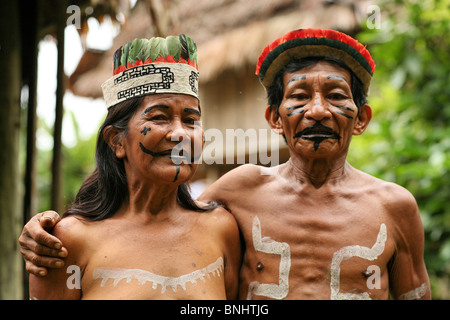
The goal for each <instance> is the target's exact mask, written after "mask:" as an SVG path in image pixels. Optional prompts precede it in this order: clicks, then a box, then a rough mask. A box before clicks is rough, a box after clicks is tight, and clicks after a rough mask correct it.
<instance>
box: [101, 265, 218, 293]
mask: <svg viewBox="0 0 450 320" xmlns="http://www.w3.org/2000/svg"><path fill="white" fill-rule="evenodd" d="M223 268H224V266H223V258H222V257H219V258H218V259H217V260H216V261H215V262H213V263H211V264H210V265H208V266H207V267H205V268H203V269H199V270H195V271H193V272H191V273H189V274H185V275H182V276H180V277H165V276H160V275H157V274H154V273H151V272H149V271H145V270H141V269H120V268H96V269H94V272H93V278H94V280H96V279H102V282H101V283H100V286H102V287H103V286H104V285H105V284H106V282H107V281H108V279H114V287H115V286H117V284H118V283H119V282H120V280H122V279H126V282H127V283H130V282H131V280H133V279H136V280H137V281H138V283H139V284H140V285H144V284H145V283H146V282H151V283H152V288H153V290H156V288H157V287H158V285H161V293H164V292H165V291H166V288H167V287H171V288H172V290H173V292H177V287H178V286H181V287H182V288H183V290H186V283H188V282H190V283H192V284H197V280H202V281H203V282H205V281H206V280H205V278H208V279H211V274H212V275H213V276H214V277H215V276H218V277H220V274H221V273H222V272H223Z"/></svg>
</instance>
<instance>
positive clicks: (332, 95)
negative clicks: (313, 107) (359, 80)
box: [328, 93, 347, 100]
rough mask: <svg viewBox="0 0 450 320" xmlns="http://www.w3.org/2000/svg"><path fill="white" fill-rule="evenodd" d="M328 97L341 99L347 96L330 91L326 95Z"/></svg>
mask: <svg viewBox="0 0 450 320" xmlns="http://www.w3.org/2000/svg"><path fill="white" fill-rule="evenodd" d="M328 98H329V99H331V100H342V99H346V98H347V97H346V96H344V95H342V94H340V93H332V94H329V95H328Z"/></svg>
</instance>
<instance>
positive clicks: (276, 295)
mask: <svg viewBox="0 0 450 320" xmlns="http://www.w3.org/2000/svg"><path fill="white" fill-rule="evenodd" d="M252 235H253V246H254V247H255V250H256V251H259V252H264V253H269V254H279V255H280V256H281V259H280V267H279V282H278V284H273V283H259V282H258V281H252V282H251V283H250V284H249V286H248V294H247V300H251V299H252V296H253V295H258V296H265V297H269V298H273V299H283V298H284V297H286V296H287V294H288V293H289V271H290V269H291V250H290V247H289V245H288V244H287V243H285V242H278V241H275V240H272V239H270V238H269V237H264V238H261V223H260V221H259V218H258V217H256V216H255V218H254V219H253V226H252Z"/></svg>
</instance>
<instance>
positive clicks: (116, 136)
mask: <svg viewBox="0 0 450 320" xmlns="http://www.w3.org/2000/svg"><path fill="white" fill-rule="evenodd" d="M123 136H124V134H123V130H120V129H118V128H116V127H113V126H107V127H106V128H105V129H103V139H104V140H105V142H106V143H107V144H108V145H109V147H110V148H111V150H112V151H113V152H114V154H115V155H116V157H117V158H119V159H123V158H125V156H126V151H125V148H124V145H123Z"/></svg>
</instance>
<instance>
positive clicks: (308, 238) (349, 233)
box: [237, 199, 394, 299]
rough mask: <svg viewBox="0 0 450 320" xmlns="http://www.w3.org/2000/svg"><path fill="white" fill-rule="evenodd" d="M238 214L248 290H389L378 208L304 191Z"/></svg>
mask: <svg viewBox="0 0 450 320" xmlns="http://www.w3.org/2000/svg"><path fill="white" fill-rule="evenodd" d="M328 200H329V199H328ZM237 217H238V222H239V226H240V228H241V230H242V232H243V234H244V237H245V240H246V245H247V250H246V256H245V259H244V267H243V269H242V270H243V271H242V274H243V280H244V281H243V283H242V284H241V290H246V292H247V293H246V295H247V298H252V297H269V298H280V297H282V298H291V299H308V298H311V299H327V298H328V299H329V298H331V299H370V298H374V297H380V296H383V297H385V296H386V292H387V287H388V279H387V277H388V273H387V264H388V262H389V259H390V258H391V257H392V255H393V252H394V246H393V239H392V231H393V230H390V228H389V226H390V224H389V221H388V219H387V215H386V214H385V212H384V211H383V208H381V207H378V206H376V205H370V206H369V205H364V204H361V205H360V206H357V205H353V206H352V205H350V204H349V203H348V201H343V202H342V201H341V202H340V203H337V202H336V203H333V202H331V201H327V200H326V199H324V201H323V202H322V203H320V202H316V203H315V204H314V205H312V202H311V199H309V200H305V201H304V202H303V203H301V202H297V203H296V204H295V205H292V206H289V205H287V204H286V202H285V203H278V204H277V205H273V204H266V205H261V206H260V208H259V209H258V210H254V211H253V212H250V211H247V212H245V213H244V212H243V211H240V212H239V214H238V215H237Z"/></svg>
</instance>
